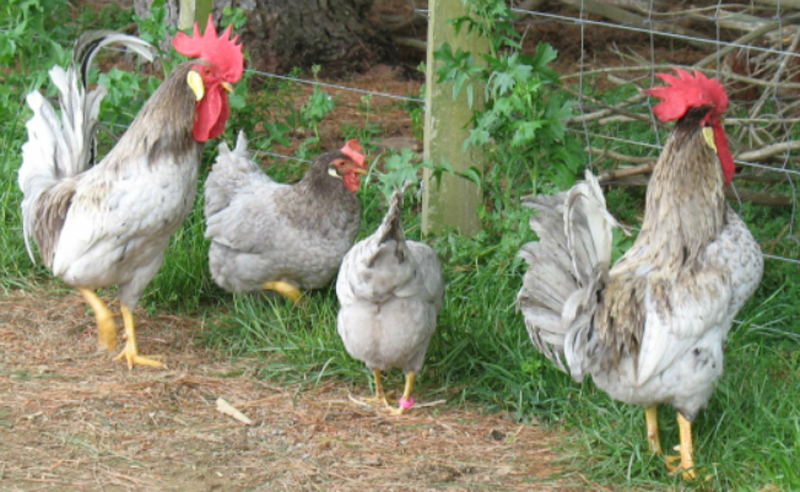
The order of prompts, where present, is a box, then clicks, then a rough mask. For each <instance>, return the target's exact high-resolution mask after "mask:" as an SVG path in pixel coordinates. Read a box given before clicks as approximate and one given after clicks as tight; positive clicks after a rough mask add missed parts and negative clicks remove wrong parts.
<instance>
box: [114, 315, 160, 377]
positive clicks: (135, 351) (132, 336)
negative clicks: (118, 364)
mask: <svg viewBox="0 0 800 492" xmlns="http://www.w3.org/2000/svg"><path fill="white" fill-rule="evenodd" d="M122 321H123V323H124V324H125V338H126V341H125V348H124V349H122V352H120V353H119V355H117V356H116V357H115V358H114V360H115V361H117V360H122V359H123V358H124V359H125V360H126V361H127V363H128V370H131V369H133V366H134V365H136V364H138V365H141V366H151V367H164V364H163V363H161V362H159V361H157V360H153V359H148V358H146V357H142V356H140V355H139V346H138V344H137V343H136V328H135V326H134V323H133V313H132V312H131V311H130V309H128V306H126V305H124V304H123V305H122Z"/></svg>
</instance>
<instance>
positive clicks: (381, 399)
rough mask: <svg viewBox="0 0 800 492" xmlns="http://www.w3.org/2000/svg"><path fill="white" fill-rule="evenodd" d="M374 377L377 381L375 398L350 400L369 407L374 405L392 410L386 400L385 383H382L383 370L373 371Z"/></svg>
mask: <svg viewBox="0 0 800 492" xmlns="http://www.w3.org/2000/svg"><path fill="white" fill-rule="evenodd" d="M372 377H373V378H374V379H375V397H374V398H359V399H355V398H352V397H351V398H350V399H351V400H353V401H355V402H356V403H358V404H366V405H369V406H372V405H373V404H380V405H383V406H385V407H386V408H392V406H391V405H390V404H389V401H388V400H387V399H386V393H385V392H384V390H383V383H382V382H381V370H380V369H374V370H373V371H372Z"/></svg>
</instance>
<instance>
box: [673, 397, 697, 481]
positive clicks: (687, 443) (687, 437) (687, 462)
mask: <svg viewBox="0 0 800 492" xmlns="http://www.w3.org/2000/svg"><path fill="white" fill-rule="evenodd" d="M678 429H679V430H680V438H681V468H682V469H683V470H685V471H684V472H683V478H685V479H686V480H694V479H696V478H697V472H696V471H694V458H693V457H692V453H693V452H694V444H693V443H692V423H691V422H689V421H688V420H686V418H685V417H684V416H683V415H682V414H681V413H680V412H678Z"/></svg>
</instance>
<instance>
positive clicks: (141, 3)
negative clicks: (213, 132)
mask: <svg viewBox="0 0 800 492" xmlns="http://www.w3.org/2000/svg"><path fill="white" fill-rule="evenodd" d="M152 3H153V0H134V8H135V10H136V14H137V15H139V16H140V17H142V18H147V16H148V15H149V12H150V6H151V5H152ZM178 3H179V1H178V0H166V2H165V4H166V8H167V20H168V22H170V25H172V26H174V25H176V24H177V21H178ZM373 3H374V0H214V9H213V14H214V18H215V19H220V18H221V17H222V10H223V9H224V8H225V7H239V8H241V9H242V10H244V11H245V12H246V14H247V24H246V25H245V27H243V28H242V29H240V30H239V34H241V37H242V41H243V42H244V46H245V49H246V50H247V51H248V52H249V53H250V62H251V68H256V69H258V70H266V71H269V72H277V73H285V72H287V71H289V70H291V69H292V68H293V67H308V66H311V65H312V64H319V65H324V66H325V67H326V69H327V70H326V73H330V72H331V71H334V72H339V71H350V70H361V69H365V68H367V67H369V66H370V65H371V64H373V63H375V62H377V61H379V60H380V59H382V58H384V57H385V56H386V54H387V51H388V50H387V48H388V46H389V43H388V38H387V37H386V36H385V35H384V34H382V33H381V32H379V31H378V30H377V29H374V28H372V27H371V25H370V21H369V19H368V14H369V11H370V9H371V8H372V5H373Z"/></svg>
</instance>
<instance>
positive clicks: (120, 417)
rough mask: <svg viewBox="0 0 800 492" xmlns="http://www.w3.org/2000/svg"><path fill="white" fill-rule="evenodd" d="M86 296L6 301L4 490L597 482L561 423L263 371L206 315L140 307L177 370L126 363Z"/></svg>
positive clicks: (150, 343) (42, 295)
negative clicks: (380, 401) (99, 327)
mask: <svg viewBox="0 0 800 492" xmlns="http://www.w3.org/2000/svg"><path fill="white" fill-rule="evenodd" d="M109 301H110V302H112V309H115V308H118V305H116V303H115V302H114V301H113V300H111V299H109ZM86 309H87V308H86V306H85V304H84V302H83V299H82V298H81V297H80V295H79V294H77V293H76V292H71V291H67V292H53V291H40V292H33V293H31V292H27V291H13V292H9V293H8V294H7V295H5V296H3V297H2V298H0V353H2V360H0V395H2V400H0V436H2V445H0V489H1V490H3V491H39V490H59V491H65V492H67V491H94V490H97V491H100V490H102V491H124V490H128V491H129V490H136V491H171V490H175V491H178V490H180V491H186V492H201V491H209V492H210V491H234V490H235V491H239V490H293V491H295V490H326V491H334V490H336V491H350V490H359V491H370V490H383V491H393V490H396V491H401V490H402V491H406V490H464V491H467V490H469V491H473V490H493V491H494V490H585V489H586V488H587V487H589V488H591V487H590V486H589V485H588V484H586V483H576V480H577V479H574V478H573V479H569V478H564V476H563V475H562V469H561V467H560V466H559V465H558V463H557V462H556V454H555V453H554V451H553V449H552V445H553V444H555V443H557V442H558V440H559V438H560V436H559V435H557V434H554V433H552V432H548V431H544V430H543V429H541V428H539V427H537V426H535V425H519V424H517V423H515V422H513V421H512V420H511V419H508V418H506V417H505V416H503V415H486V414H484V413H482V412H481V411H480V409H479V408H469V407H463V406H462V407H458V408H453V407H452V406H443V407H415V408H414V409H412V411H411V412H410V413H409V414H408V415H404V416H401V417H391V416H388V415H385V414H384V413H381V412H378V411H374V410H372V409H370V408H365V407H361V406H358V405H356V404H354V403H353V402H352V401H350V399H349V395H348V391H347V388H346V387H344V385H340V384H335V383H332V382H330V383H323V384H321V385H319V386H317V387H314V388H311V387H309V388H306V389H301V388H299V387H281V386H278V385H276V384H273V383H270V382H268V381H262V380H258V379H257V378H255V377H254V376H253V372H254V371H253V370H252V369H253V368H254V367H255V366H256V365H257V362H256V361H253V360H247V359H239V360H225V359H224V358H223V357H221V356H220V354H218V353H215V352H213V351H209V350H204V349H201V348H199V347H198V346H197V345H196V344H195V343H194V336H195V335H196V334H197V333H198V332H199V331H200V330H201V329H202V326H201V323H202V322H201V321H200V320H197V319H191V318H178V317H175V316H157V317H153V316H148V315H147V314H146V313H145V312H142V311H139V312H137V313H136V315H137V319H138V321H139V324H138V328H139V333H140V340H141V350H142V353H144V354H146V355H152V354H161V355H163V356H164V357H165V361H166V363H167V365H168V369H165V370H156V369H150V368H144V367H136V368H134V370H133V371H128V370H127V368H126V367H125V365H124V364H123V363H120V362H112V361H111V360H110V357H109V355H108V354H106V353H99V352H97V350H96V343H97V342H96V330H95V327H94V318H93V316H91V315H90V314H88V313H87V312H86ZM118 321H119V320H118ZM118 324H119V323H118ZM363 389H364V391H365V392H366V391H368V389H367V388H366V387H365V388H363ZM359 396H366V394H365V395H359ZM217 398H223V399H225V400H226V401H228V402H230V403H231V404H233V405H234V406H236V407H237V408H238V409H239V410H241V411H242V412H243V413H244V414H245V415H246V416H247V417H249V418H250V419H251V420H252V421H253V425H250V426H248V425H245V424H244V423H241V422H239V421H238V420H235V419H234V418H232V417H230V416H228V415H226V414H223V413H221V412H219V411H218V410H217V409H216V400H217ZM418 398H419V399H424V395H418Z"/></svg>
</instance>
